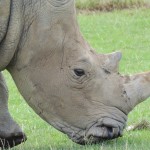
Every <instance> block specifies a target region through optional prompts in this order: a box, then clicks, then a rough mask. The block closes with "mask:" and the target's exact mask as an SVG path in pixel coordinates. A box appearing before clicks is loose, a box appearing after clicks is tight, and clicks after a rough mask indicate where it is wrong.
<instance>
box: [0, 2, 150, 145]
mask: <svg viewBox="0 0 150 150" xmlns="http://www.w3.org/2000/svg"><path fill="white" fill-rule="evenodd" d="M0 4H1V6H0V8H2V9H1V16H2V19H0V70H1V71H2V70H4V69H7V70H8V71H9V72H10V74H11V75H12V77H13V79H14V81H15V83H16V86H17V88H18V90H19V92H20V94H21V95H22V96H23V97H24V99H25V100H26V102H27V103H28V104H29V105H30V106H31V107H32V108H33V110H34V111H35V112H36V113H37V114H38V115H39V116H40V117H41V118H43V119H44V120H45V121H46V122H48V123H49V124H50V125H52V126H54V127H55V128H56V129H58V130H59V131H61V132H63V133H65V134H67V135H68V137H69V138H70V139H72V140H73V141H74V142H76V143H79V144H87V143H98V142H100V141H102V140H107V139H113V138H117V137H119V136H122V134H123V129H124V128H125V125H126V121H127V115H128V113H129V112H130V111H131V110H132V109H133V108H134V107H135V106H136V105H137V104H139V103H140V102H142V101H143V100H145V99H146V98H148V97H149V96H150V72H147V73H141V74H137V75H133V76H128V75H120V74H119V70H118V66H119V61H120V60H121V57H122V54H121V53H120V52H114V53H111V54H97V53H96V52H95V51H94V50H93V49H92V47H91V46H90V45H89V44H88V43H87V42H86V41H85V40H84V38H83V37H82V34H81V33H80V29H79V26H78V23H77V19H76V10H75V1H74V0H61V1H60V0H43V1H40V0H20V1H18V0H11V1H8V0H7V1H5V0H2V1H1V2H0ZM4 7H5V8H7V9H6V10H4ZM0 75H1V78H0V106H1V108H2V109H0V137H1V138H2V139H3V141H7V144H1V147H13V146H15V145H18V144H20V143H21V142H23V141H25V140H26V136H25V134H24V133H23V132H22V130H21V129H20V127H19V126H18V125H17V123H16V122H15V121H13V120H12V118H11V116H10V114H9V112H8V107H7V99H8V98H7V97H8V96H7V93H8V92H7V88H6V84H5V82H4V79H3V77H2V74H1V73H0ZM3 122H4V123H3ZM2 124H3V125H2Z"/></svg>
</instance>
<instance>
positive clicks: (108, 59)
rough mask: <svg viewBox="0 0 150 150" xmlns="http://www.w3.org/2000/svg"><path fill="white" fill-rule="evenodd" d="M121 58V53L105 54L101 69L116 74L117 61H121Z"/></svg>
mask: <svg viewBox="0 0 150 150" xmlns="http://www.w3.org/2000/svg"><path fill="white" fill-rule="evenodd" d="M121 58H122V53H121V52H113V53H110V54H105V55H104V64H103V67H104V68H105V69H106V70H108V71H110V72H118V66H119V61H120V60H121Z"/></svg>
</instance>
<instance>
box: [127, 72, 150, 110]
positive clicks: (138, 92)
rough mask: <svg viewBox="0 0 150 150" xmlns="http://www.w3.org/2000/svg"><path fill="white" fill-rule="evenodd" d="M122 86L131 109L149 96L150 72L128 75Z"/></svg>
mask: <svg viewBox="0 0 150 150" xmlns="http://www.w3.org/2000/svg"><path fill="white" fill-rule="evenodd" d="M124 87H125V91H126V94H127V97H128V100H129V101H130V105H131V108H132V109H133V108H134V107H135V106H136V105H137V104H139V103H141V102H142V101H144V100H145V99H147V98H148V97H150V72H145V73H141V74H136V75H133V76H130V77H128V79H127V81H126V82H125V84H124Z"/></svg>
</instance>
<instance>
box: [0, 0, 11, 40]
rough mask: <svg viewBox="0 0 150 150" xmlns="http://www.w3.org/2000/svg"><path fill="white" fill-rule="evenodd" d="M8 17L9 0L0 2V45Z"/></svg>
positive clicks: (5, 30)
mask: <svg viewBox="0 0 150 150" xmlns="http://www.w3.org/2000/svg"><path fill="white" fill-rule="evenodd" d="M9 17H10V0H2V1H0V43H1V42H2V40H3V39H4V37H5V35H6V32H7V27H8V22H9Z"/></svg>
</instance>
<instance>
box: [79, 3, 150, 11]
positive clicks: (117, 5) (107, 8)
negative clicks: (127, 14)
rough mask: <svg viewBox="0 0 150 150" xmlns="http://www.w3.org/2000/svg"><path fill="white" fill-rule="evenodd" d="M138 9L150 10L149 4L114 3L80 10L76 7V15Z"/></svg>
mask: <svg viewBox="0 0 150 150" xmlns="http://www.w3.org/2000/svg"><path fill="white" fill-rule="evenodd" d="M138 8H145V9H149V8H150V3H143V2H139V1H138V2H136V3H130V4H128V3H121V2H120V3H117V2H116V3H115V2H108V3H104V4H97V5H95V6H91V7H90V6H89V7H87V8H80V7H77V10H78V11H77V12H78V13H86V14H89V13H91V12H99V11H102V12H112V11H114V10H123V9H138Z"/></svg>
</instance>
